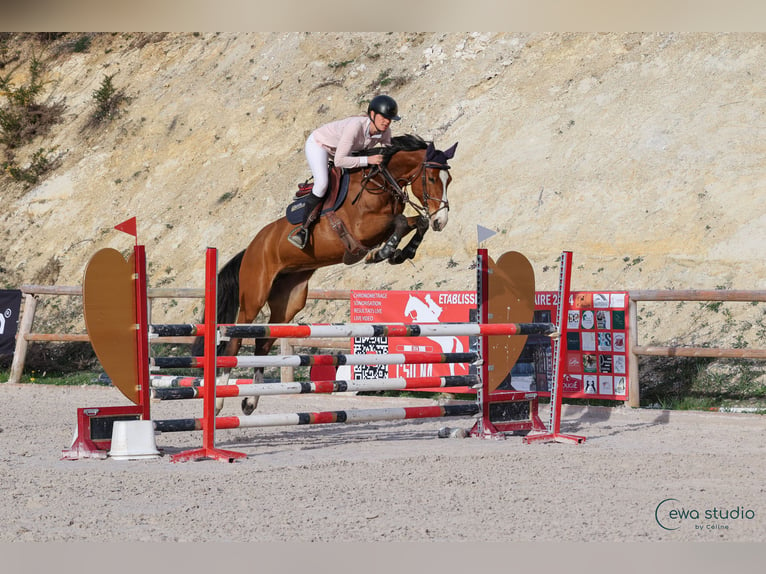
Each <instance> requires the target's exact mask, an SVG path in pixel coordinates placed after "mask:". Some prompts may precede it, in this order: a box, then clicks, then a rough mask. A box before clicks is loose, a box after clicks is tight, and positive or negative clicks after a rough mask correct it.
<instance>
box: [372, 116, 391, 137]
mask: <svg viewBox="0 0 766 574" xmlns="http://www.w3.org/2000/svg"><path fill="white" fill-rule="evenodd" d="M370 113H371V114H372V125H374V126H375V130H376V132H384V131H386V129H388V126H389V125H391V120H389V119H388V118H387V117H384V116H382V115H381V114H379V113H377V112H370Z"/></svg>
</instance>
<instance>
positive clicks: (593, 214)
mask: <svg viewBox="0 0 766 574" xmlns="http://www.w3.org/2000/svg"><path fill="white" fill-rule="evenodd" d="M5 36H6V37H4V39H3V42H4V61H3V68H2V69H0V73H1V74H2V75H3V76H5V75H9V77H10V78H11V83H12V85H14V86H20V85H23V84H24V82H26V81H28V80H29V74H30V71H29V66H28V62H30V60H31V59H32V58H33V57H35V58H39V60H40V61H41V62H42V63H43V64H44V76H43V77H44V80H45V84H44V91H43V93H42V94H41V95H40V101H42V102H45V103H46V104H49V105H53V104H63V115H62V121H61V122H60V123H58V124H55V125H53V126H51V129H50V131H49V132H48V133H47V134H44V135H40V136H38V137H36V138H35V139H34V140H33V141H32V142H31V143H29V144H26V145H24V146H23V147H21V148H18V149H14V150H9V149H4V150H1V149H0V153H2V152H4V153H5V158H4V159H3V161H5V162H7V161H8V158H12V161H13V164H14V165H16V166H19V167H24V166H30V165H31V164H32V162H33V161H34V156H33V154H34V153H35V152H38V151H39V150H41V149H42V150H44V152H45V154H47V155H46V157H47V158H49V160H50V161H51V162H53V169H52V170H50V171H49V172H48V173H46V174H44V175H43V176H42V178H41V179H40V180H39V181H38V182H37V183H34V184H23V183H21V182H18V181H15V180H14V179H13V178H12V177H11V176H10V173H9V172H7V173H6V174H5V175H4V176H3V177H2V178H0V190H1V192H2V198H3V200H2V207H1V208H0V237H2V244H3V249H2V251H0V269H1V270H2V283H3V287H18V286H19V285H21V284H24V283H38V284H39V283H41V284H60V285H73V284H79V283H80V282H81V280H82V276H83V272H84V268H85V265H86V263H87V261H88V259H89V258H90V257H91V256H92V254H93V253H94V252H95V251H97V250H98V249H101V248H103V247H108V246H111V247H114V248H117V249H119V250H122V251H124V252H126V253H127V252H128V251H129V249H130V248H131V245H132V241H131V238H130V237H129V236H127V235H125V234H122V233H119V232H117V231H114V230H113V227H114V225H116V224H118V223H120V222H122V221H124V220H126V219H128V218H130V217H132V216H134V215H135V216H137V217H138V233H139V241H140V242H141V243H143V244H145V245H146V248H147V256H148V260H149V262H150V285H151V286H176V287H201V286H202V281H203V276H204V250H205V248H206V247H207V246H215V247H218V248H219V250H220V256H219V257H220V258H221V260H226V259H228V257H230V256H231V255H233V254H235V253H236V252H238V251H239V250H240V249H242V248H244V247H245V246H246V245H247V243H248V242H249V240H250V239H251V237H252V236H253V235H254V234H255V233H256V232H257V231H258V229H260V228H261V227H262V226H263V225H264V224H266V223H268V222H269V221H271V220H273V219H275V218H277V217H280V216H281V214H282V213H283V210H284V208H285V206H286V205H287V202H288V200H289V198H290V197H291V195H292V193H293V191H294V190H295V188H296V184H297V183H298V182H299V181H302V180H304V179H305V178H306V177H307V174H308V168H307V166H306V163H305V160H304V156H303V143H304V140H305V138H306V136H307V135H308V134H309V132H310V131H311V130H312V129H313V128H314V127H316V126H317V125H319V124H321V123H324V122H326V121H330V120H332V119H336V118H339V117H342V116H345V115H350V114H356V113H361V112H363V111H364V109H365V106H366V102H367V101H368V100H369V98H371V97H372V96H373V95H375V94H377V93H381V92H386V93H389V94H391V95H392V96H394V97H395V98H396V99H397V100H398V102H399V105H400V113H401V115H402V121H401V122H399V123H397V124H395V125H394V129H395V133H397V134H403V133H416V134H419V135H421V136H423V137H425V138H426V139H430V140H433V141H434V142H435V143H436V145H437V147H440V148H442V149H445V148H446V147H448V146H450V145H452V144H453V143H454V142H456V141H457V142H459V146H458V150H457V155H456V157H455V159H454V160H453V161H452V162H451V164H452V166H453V169H452V175H453V178H454V181H453V183H452V185H451V188H450V199H451V205H452V210H451V212H450V221H449V224H448V226H447V228H446V229H445V230H444V231H443V232H441V233H435V232H430V233H429V234H428V235H427V236H426V240H425V242H424V243H423V245H422V247H421V251H420V253H419V256H418V257H417V258H416V260H415V261H414V262H413V263H411V264H410V263H408V264H405V265H402V266H399V267H392V266H389V265H387V264H384V265H377V266H369V265H367V266H365V265H364V264H363V263H360V264H357V265H355V266H352V267H342V266H338V267H333V268H328V269H325V270H322V271H320V272H318V273H317V275H316V276H315V279H314V281H313V282H312V287H313V288H385V289H411V288H423V289H460V290H463V289H471V288H474V287H475V276H474V272H473V270H472V269H471V267H472V265H473V263H474V260H475V252H476V247H477V225H481V226H483V227H486V228H489V229H492V230H495V231H497V232H498V233H497V234H496V235H495V236H493V237H492V238H490V239H489V240H487V241H486V242H485V244H484V246H485V247H487V248H488V249H489V250H490V254H491V255H495V256H498V255H499V254H501V253H503V252H504V251H508V250H516V251H521V252H522V253H524V254H526V255H527V257H528V258H529V259H530V260H531V262H532V264H533V265H534V267H535V270H536V273H537V281H538V285H539V288H541V289H555V288H556V285H557V279H558V273H557V266H556V260H557V258H558V256H559V255H560V253H561V251H562V250H565V249H566V250H571V251H573V253H574V256H573V261H574V265H575V272H574V277H573V288H574V289H589V290H591V289H632V288H645V289H660V288H716V287H726V288H737V289H758V288H763V287H764V282H763V279H764V277H766V258H765V257H764V255H763V253H764V248H763V244H764V239H765V237H764V228H766V209H765V208H764V203H763V195H764V189H763V186H764V181H766V162H764V157H766V156H765V154H764V152H765V151H766V144H764V142H765V141H766V138H765V137H764V135H765V133H766V118H765V117H764V110H766V81H765V74H766V72H764V62H765V61H766V42H764V39H766V37H765V36H764V35H763V34H760V35H759V34H751V35H742V34H616V33H614V34H564V33H557V34H512V33H500V34H494V33H461V34H457V33H343V34H330V33H237V34H191V33H189V34H122V33H121V34H92V35H87V38H86V39H83V38H84V36H85V35H82V34H67V35H65V36H61V37H56V38H52V39H47V40H46V41H41V39H40V38H39V36H36V35H29V34H27V35H10V36H9V35H5ZM75 48H78V49H75ZM16 56H18V57H16ZM106 76H111V80H112V82H113V85H114V86H115V87H116V88H118V89H119V90H121V91H122V92H123V93H124V95H125V96H126V97H125V99H124V101H123V102H122V103H121V105H120V107H119V113H118V114H117V115H116V116H115V117H114V118H112V119H110V120H107V121H103V122H101V123H99V124H96V125H94V122H93V121H92V115H93V112H94V108H95V101H94V92H95V91H96V90H98V88H99V86H100V85H102V83H103V81H104V78H105V77H106ZM3 103H4V102H3V100H2V99H1V98H0V104H3ZM192 305H193V303H190V302H187V301H180V302H166V303H165V304H164V305H161V306H160V305H158V306H157V307H156V309H157V310H159V309H161V308H162V309H164V312H165V313H166V316H164V317H163V316H161V315H160V314H159V311H157V312H158V315H157V317H155V319H157V318H160V319H163V320H165V319H166V320H168V321H188V320H189V319H190V313H191V311H192V309H191V307H192ZM64 306H66V304H62V307H64ZM648 307H650V308H651V310H649V311H644V317H643V318H645V319H646V318H652V317H653V318H652V319H651V321H646V322H645V323H644V324H645V327H642V331H643V334H644V336H646V337H647V340H651V339H656V340H668V339H671V338H676V337H681V338H683V340H684V341H685V342H687V343H700V342H705V341H713V342H715V343H720V342H726V341H728V342H731V341H732V340H734V339H736V338H738V337H743V336H744V337H747V338H748V339H749V341H750V343H749V344H751V345H752V346H761V347H763V346H764V345H766V327H765V326H764V313H763V312H762V311H761V310H760V308H759V307H757V306H748V305H743V304H738V305H733V306H732V309H731V311H730V312H729V314H727V315H726V316H724V315H722V314H721V313H717V314H716V313H712V312H711V317H712V320H710V321H709V320H708V319H704V318H701V317H700V313H701V312H702V310H701V305H699V304H691V303H689V304H686V305H685V306H684V305H683V304H682V305H675V304H671V305H667V304H665V305H662V306H659V305H657V306H656V310H655V307H652V306H648ZM727 308H728V307H727ZM59 310H60V308H59ZM299 318H300V319H302V320H312V315H311V309H309V310H307V311H306V312H304V314H303V315H301V316H299ZM327 318H328V317H321V318H319V317H314V320H317V319H320V320H325V319H327ZM329 318H332V319H335V317H329ZM338 319H339V320H342V319H343V317H342V316H341V317H338ZM69 321H70V323H72V324H73V327H72V328H74V329H75V330H79V329H81V324H79V325H76V324H75V323H76V319H75V318H74V314H73V315H72V318H70V320H69ZM727 322H729V323H731V325H729V328H726V329H724V328H723V326H725V324H726V323H727ZM732 325H734V326H735V328H732ZM719 339H721V340H719Z"/></svg>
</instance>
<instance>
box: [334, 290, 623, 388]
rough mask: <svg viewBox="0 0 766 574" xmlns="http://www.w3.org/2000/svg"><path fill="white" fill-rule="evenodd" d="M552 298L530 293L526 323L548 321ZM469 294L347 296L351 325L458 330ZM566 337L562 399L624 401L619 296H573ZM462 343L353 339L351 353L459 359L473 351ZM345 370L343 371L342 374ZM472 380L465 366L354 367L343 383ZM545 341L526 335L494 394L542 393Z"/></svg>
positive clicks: (547, 369)
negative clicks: (399, 379)
mask: <svg viewBox="0 0 766 574" xmlns="http://www.w3.org/2000/svg"><path fill="white" fill-rule="evenodd" d="M558 298H559V294H558V293H557V292H555V291H538V292H537V293H536V294H535V315H534V321H535V322H541V323H552V322H555V321H554V320H555V317H556V307H557V305H558ZM476 306H477V303H476V293H475V292H471V291H352V292H351V322H352V323H454V322H457V323H464V322H469V321H473V320H474V317H475V315H476ZM565 320H566V323H567V336H566V338H565V340H563V341H562V345H563V346H562V349H561V352H562V353H564V357H565V362H564V379H563V393H562V396H564V397H569V398H594V399H608V400H619V401H624V400H627V398H628V293H627V291H597V292H589V291H574V292H572V293H571V294H570V301H569V305H568V308H567V310H566V317H565ZM470 339H473V338H470V337H430V338H429V337H391V338H387V337H376V338H357V339H355V340H354V345H353V352H354V353H402V352H407V351H428V352H436V353H440V352H444V353H459V352H465V351H470V350H475V349H477V348H478V342H477V340H470ZM349 369H351V368H350V367H349ZM469 372H471V373H473V372H474V369H473V368H469V366H468V365H460V364H458V365H369V366H356V367H353V370H350V372H349V373H348V375H349V378H357V379H371V378H386V377H424V376H446V375H465V374H469ZM552 383H553V342H552V340H551V339H550V338H549V337H545V336H540V335H531V336H529V337H528V338H527V343H526V345H525V346H524V349H523V351H522V353H521V355H520V357H519V359H518V361H517V362H516V364H515V365H514V367H513V369H511V372H510V373H508V376H507V377H506V378H505V380H504V381H503V382H502V384H501V385H500V386H499V387H498V388H499V389H501V390H519V391H537V392H539V393H540V394H541V395H543V396H545V395H548V394H550V390H551V385H552Z"/></svg>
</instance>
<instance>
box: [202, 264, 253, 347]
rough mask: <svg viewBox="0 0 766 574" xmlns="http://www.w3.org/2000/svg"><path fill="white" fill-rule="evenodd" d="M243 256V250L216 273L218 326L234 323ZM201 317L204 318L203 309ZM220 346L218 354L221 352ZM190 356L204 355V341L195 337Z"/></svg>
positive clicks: (237, 306)
mask: <svg viewBox="0 0 766 574" xmlns="http://www.w3.org/2000/svg"><path fill="white" fill-rule="evenodd" d="M244 256H245V250H244V249H243V250H242V251H240V252H239V253H237V254H236V255H235V256H234V257H232V258H231V259H230V260H229V261H228V262H227V263H226V265H224V266H223V267H222V268H221V270H220V271H219V272H218V313H217V317H216V322H217V323H219V324H225V323H234V321H235V320H236V319H237V314H238V313H239V268H240V267H241V266H242V258H243V257H244ZM202 316H203V317H204V316H205V312H204V307H203V312H202ZM224 345H225V344H223V343H222V344H221V345H220V346H219V348H218V352H219V353H220V352H222V351H223V347H224ZM191 354H192V355H193V356H196V357H199V356H202V355H203V354H204V339H203V338H202V337H197V338H196V339H194V343H192V347H191Z"/></svg>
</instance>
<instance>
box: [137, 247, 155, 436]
mask: <svg viewBox="0 0 766 574" xmlns="http://www.w3.org/2000/svg"><path fill="white" fill-rule="evenodd" d="M133 254H134V264H135V266H136V278H135V300H136V304H135V310H136V325H137V329H138V331H137V333H136V344H137V352H136V360H137V361H138V365H137V373H138V381H137V382H138V387H139V395H138V396H139V406H140V407H141V418H142V419H143V420H145V421H148V420H151V418H152V417H151V413H150V406H149V405H150V393H151V383H150V380H149V318H148V311H147V300H148V299H147V288H146V251H145V249H144V246H143V245H138V244H136V245H135V246H134V248H133Z"/></svg>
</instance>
